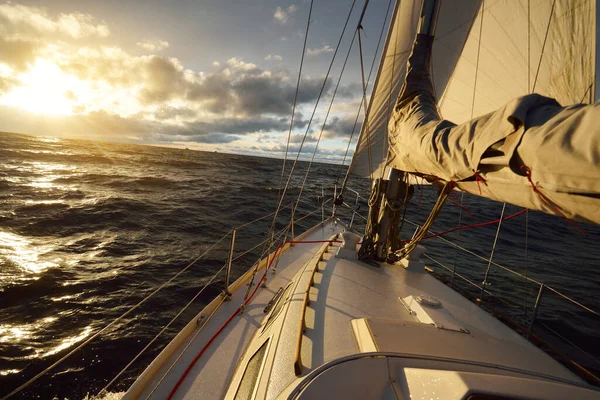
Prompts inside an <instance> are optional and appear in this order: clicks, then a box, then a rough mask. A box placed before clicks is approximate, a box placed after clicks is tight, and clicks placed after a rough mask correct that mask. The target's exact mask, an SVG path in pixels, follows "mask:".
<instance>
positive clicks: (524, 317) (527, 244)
mask: <svg viewBox="0 0 600 400" xmlns="http://www.w3.org/2000/svg"><path fill="white" fill-rule="evenodd" d="M530 88H531V0H527V91H528V92H529V89H530ZM528 269H529V210H527V211H526V212H525V281H524V286H525V294H524V297H523V319H527V297H528V296H527V275H528V272H529V271H528Z"/></svg>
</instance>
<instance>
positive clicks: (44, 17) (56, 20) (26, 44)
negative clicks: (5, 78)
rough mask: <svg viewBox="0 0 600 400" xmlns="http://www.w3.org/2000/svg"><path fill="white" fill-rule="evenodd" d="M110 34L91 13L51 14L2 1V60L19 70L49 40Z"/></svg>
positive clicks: (33, 58)
mask: <svg viewBox="0 0 600 400" xmlns="http://www.w3.org/2000/svg"><path fill="white" fill-rule="evenodd" d="M109 34H110V31H109V29H108V26H107V25H106V24H105V23H100V24H95V23H94V20H93V17H92V16H91V15H89V14H82V13H71V14H59V15H58V16H57V17H52V16H49V15H48V13H47V12H46V11H45V10H44V9H43V8H38V7H28V6H23V5H18V4H12V3H6V4H0V55H1V59H0V62H2V63H4V64H7V65H8V66H10V67H11V68H14V69H15V70H17V71H24V70H26V69H27V68H28V67H29V65H31V64H32V63H33V62H34V61H35V59H36V57H38V56H39V55H40V54H42V52H43V51H44V50H47V48H48V40H49V38H50V37H51V36H53V35H54V37H55V38H56V39H60V40H62V39H63V38H64V37H67V38H72V39H81V38H85V37H89V36H97V37H106V36H108V35H109Z"/></svg>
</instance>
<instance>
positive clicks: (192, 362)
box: [167, 240, 341, 400]
mask: <svg viewBox="0 0 600 400" xmlns="http://www.w3.org/2000/svg"><path fill="white" fill-rule="evenodd" d="M285 243H289V244H301V243H302V244H309V243H341V241H339V240H288V241H286V242H281V243H279V244H278V245H277V247H276V248H275V252H273V258H272V259H271V261H269V265H268V266H267V268H266V269H265V272H264V273H263V275H262V277H261V278H260V280H259V281H258V283H257V284H256V287H255V288H254V290H253V291H252V293H251V294H250V296H248V298H247V299H246V301H244V306H245V305H247V304H248V303H249V302H250V300H252V297H254V294H255V293H256V291H257V290H258V288H259V287H260V284H261V283H262V281H263V280H264V279H265V276H266V275H267V272H268V271H269V269H270V268H271V264H273V261H274V260H275V258H276V257H277V254H278V253H279V250H280V249H281V247H282V246H283V245H284V244H285ZM240 308H241V307H238V308H237V309H236V310H235V311H234V312H233V314H231V315H230V316H229V318H227V321H225V323H224V324H223V325H221V327H220V328H219V329H217V331H216V332H215V333H214V334H213V335H212V336H211V337H210V339H208V341H207V342H206V344H205V345H204V347H202V349H200V351H199V352H198V354H196V357H194V359H193V360H192V361H191V362H190V364H189V365H188V367H187V368H186V369H185V371H184V372H183V374H182V375H181V377H180V378H179V380H178V381H177V383H176V384H175V386H174V387H173V389H171V391H170V392H169V395H168V396H167V400H171V399H172V398H173V396H174V395H175V393H176V392H177V389H179V387H180V386H181V384H182V383H183V381H184V380H185V378H186V377H187V376H188V374H189V373H190V371H191V370H192V368H193V367H194V365H195V364H196V362H198V360H199V359H200V357H201V356H202V354H204V352H205V351H206V349H207V348H208V346H210V344H211V343H212V342H213V341H214V340H215V339H216V338H217V336H219V334H220V333H221V332H222V331H223V330H224V329H225V328H226V327H227V325H229V323H230V322H231V320H232V319H233V318H234V317H235V316H236V315H237V314H239V312H240Z"/></svg>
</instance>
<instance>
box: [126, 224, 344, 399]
mask: <svg viewBox="0 0 600 400" xmlns="http://www.w3.org/2000/svg"><path fill="white" fill-rule="evenodd" d="M342 230H343V226H341V225H340V224H338V223H336V222H335V221H333V220H327V221H325V223H324V224H323V225H322V226H321V225H317V226H316V227H314V228H313V229H311V230H309V231H307V232H306V234H304V235H302V236H300V237H298V238H297V240H303V241H320V240H327V239H329V238H330V237H331V236H332V235H334V234H336V233H339V232H341V231H342ZM321 245H322V243H309V244H297V245H294V246H292V247H290V248H289V249H287V250H286V251H284V252H283V253H281V257H280V260H279V264H278V267H277V273H276V274H275V275H273V274H271V273H268V274H267V284H266V287H265V288H259V290H258V291H257V293H256V295H255V296H254V298H253V299H252V301H251V303H249V304H248V306H247V307H246V308H245V310H244V313H243V314H240V315H237V316H236V317H234V320H233V321H232V323H230V324H229V325H228V326H227V327H226V328H225V329H224V330H223V331H222V332H221V333H220V334H219V335H218V336H217V337H216V338H215V340H214V341H213V342H212V343H211V344H210V346H209V347H208V348H207V350H206V351H205V352H204V353H203V355H202V357H200V359H199V360H198V361H197V362H196V364H195V365H194V367H193V368H192V370H191V371H190V372H189V374H188V376H187V378H186V379H185V380H184V381H183V383H182V384H181V386H180V387H179V388H178V390H177V392H176V393H175V395H174V396H173V398H174V399H217V398H222V397H223V396H224V395H225V392H226V391H227V388H228V385H229V382H230V380H231V377H232V375H233V372H234V370H235V366H236V365H237V363H238V361H239V359H240V358H241V357H242V355H243V353H244V349H245V348H246V346H247V344H248V342H249V341H250V339H251V338H252V336H253V335H254V334H255V333H256V331H257V329H258V328H259V327H260V325H261V321H262V320H263V318H264V316H265V314H264V312H263V309H264V307H265V306H266V304H267V303H268V302H269V300H271V299H272V298H273V295H274V294H275V293H276V292H277V290H278V289H279V288H280V287H284V286H286V285H287V284H288V283H289V282H290V281H291V279H292V278H293V276H294V275H295V274H296V273H297V272H298V271H299V270H300V269H301V268H302V267H303V266H304V264H305V263H306V262H307V261H308V260H310V259H311V257H312V256H313V255H314V253H315V251H316V249H317V248H319V247H320V246H321ZM262 272H263V271H259V274H257V276H256V277H255V282H257V281H258V279H259V278H260V276H261V275H262ZM242 278H243V277H242ZM246 288H247V285H246V284H242V285H240V286H239V287H238V288H237V290H236V291H234V292H233V293H232V296H231V299H230V300H229V301H226V302H223V303H222V304H221V305H220V306H219V307H218V309H217V310H216V312H215V313H214V314H213V315H212V316H211V318H210V320H209V321H208V322H207V323H206V324H205V326H204V327H203V328H202V329H201V330H200V329H199V328H200V327H201V326H202V324H201V323H196V319H197V318H196V319H195V320H194V321H192V322H191V325H192V328H193V329H189V325H188V329H184V331H182V333H180V335H181V336H185V337H178V338H175V339H174V341H173V342H179V343H178V345H177V346H173V345H170V346H169V347H170V348H169V347H168V348H165V350H163V352H162V353H161V354H160V355H159V357H157V359H155V360H154V362H153V363H152V364H151V365H150V366H149V367H148V368H147V369H146V371H144V373H143V374H142V375H141V376H140V377H139V378H138V380H137V381H136V382H135V383H134V385H133V386H132V387H131V388H130V389H129V391H128V392H127V394H126V395H125V397H124V398H125V399H130V398H131V399H133V398H141V399H146V398H150V399H165V398H167V396H168V394H169V393H170V391H171V390H172V389H173V387H174V386H175V384H176V383H177V381H178V380H179V378H180V377H181V376H182V374H183V373H184V371H185V370H186V368H187V367H188V365H189V364H190V363H191V362H192V360H193V359H194V357H195V356H196V355H197V354H198V352H200V350H201V349H202V348H203V347H204V346H205V344H206V343H207V341H208V340H209V339H210V338H211V337H212V336H213V335H214V333H215V332H216V331H217V330H218V329H219V328H220V327H221V326H222V325H223V324H224V323H225V321H226V320H227V319H228V318H229V317H230V316H231V314H232V313H233V312H235V310H236V309H237V308H239V307H240V305H241V304H242V303H243V299H244V295H245V292H246ZM207 308H208V307H207ZM201 314H202V313H201ZM186 347H187V348H186ZM182 352H183V353H182Z"/></svg>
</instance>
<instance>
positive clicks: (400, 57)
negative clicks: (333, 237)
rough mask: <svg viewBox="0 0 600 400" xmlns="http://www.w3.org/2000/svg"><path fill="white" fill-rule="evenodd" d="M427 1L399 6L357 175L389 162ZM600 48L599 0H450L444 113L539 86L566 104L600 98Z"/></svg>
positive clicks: (484, 108) (462, 112)
mask: <svg viewBox="0 0 600 400" xmlns="http://www.w3.org/2000/svg"><path fill="white" fill-rule="evenodd" d="M421 6H422V2H421V1H418V0H417V1H414V2H409V1H403V2H399V4H397V5H396V10H395V13H394V16H393V19H392V21H391V23H390V31H389V33H388V40H387V43H386V47H385V49H384V57H383V58H382V61H381V63H380V67H379V73H378V76H377V80H376V82H375V85H374V88H373V91H372V93H371V100H370V104H369V109H368V118H367V123H365V124H363V128H362V131H361V135H360V137H359V140H358V143H357V149H356V151H355V155H354V158H353V160H352V163H351V166H350V173H351V174H353V175H355V176H361V177H368V176H374V177H379V176H381V175H382V173H383V169H384V168H385V159H386V156H387V153H388V131H387V129H388V121H389V118H390V116H391V112H392V109H393V105H394V102H395V100H396V97H397V95H398V92H399V90H400V86H401V85H402V83H403V81H404V77H405V72H406V67H405V66H406V61H407V58H408V55H409V53H410V50H411V47H412V43H413V40H414V37H415V34H416V29H417V25H418V19H419V15H420V10H421ZM482 22H483V23H482ZM480 33H481V35H480ZM595 47H596V0H538V1H535V0H487V1H483V2H482V1H479V0H444V1H443V2H442V6H441V10H440V14H439V17H438V24H437V30H436V37H435V42H434V45H433V65H432V77H433V83H434V88H435V92H436V96H437V98H438V99H439V101H438V108H439V110H440V113H441V116H442V117H443V118H444V119H447V120H450V121H452V122H454V123H462V122H464V121H467V120H469V119H471V118H473V117H477V116H480V115H483V114H486V113H489V112H491V111H493V110H496V109H498V108H500V107H502V106H503V105H504V104H506V103H508V102H509V101H511V100H512V99H515V98H517V97H519V96H522V95H525V94H527V93H531V92H535V93H539V94H542V95H545V96H548V97H552V98H555V99H556V100H557V101H558V102H559V103H560V104H562V105H569V104H575V103H590V102H593V101H594V100H595V96H594V94H595V70H596V63H595V56H596V54H595Z"/></svg>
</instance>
